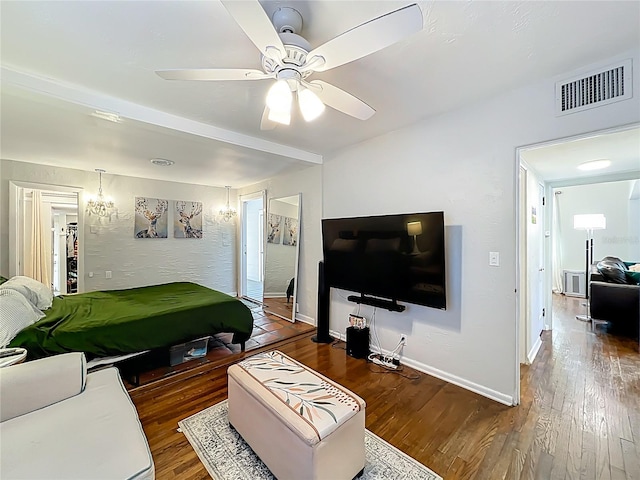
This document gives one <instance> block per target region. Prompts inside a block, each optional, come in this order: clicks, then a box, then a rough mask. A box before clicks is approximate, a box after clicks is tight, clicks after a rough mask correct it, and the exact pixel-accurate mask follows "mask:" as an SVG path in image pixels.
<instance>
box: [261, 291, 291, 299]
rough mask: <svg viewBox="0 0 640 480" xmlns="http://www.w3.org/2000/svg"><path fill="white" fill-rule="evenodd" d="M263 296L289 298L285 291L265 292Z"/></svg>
mask: <svg viewBox="0 0 640 480" xmlns="http://www.w3.org/2000/svg"><path fill="white" fill-rule="evenodd" d="M262 298H287V294H286V293H285V292H271V293H264V294H263V295H262Z"/></svg>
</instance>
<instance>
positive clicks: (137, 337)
mask: <svg viewBox="0 0 640 480" xmlns="http://www.w3.org/2000/svg"><path fill="white" fill-rule="evenodd" d="M45 313H46V316H45V317H44V318H43V319H41V320H39V321H37V322H36V323H34V324H33V325H31V326H29V327H27V328H25V329H24V330H22V331H20V332H19V333H18V335H17V336H16V337H15V338H14V339H13V340H12V342H11V343H10V346H11V347H22V348H25V349H27V352H28V358H29V359H33V358H40V357H45V356H49V355H55V354H59V353H65V352H72V351H79V352H85V354H86V355H87V356H88V357H89V358H93V357H104V356H109V355H122V354H127V353H134V352H140V351H142V350H152V349H157V348H162V347H168V346H171V345H174V344H176V343H182V342H186V341H189V340H192V339H194V338H199V337H203V336H207V335H214V334H216V333H222V332H229V333H233V334H234V337H233V342H234V343H243V342H245V341H246V340H247V339H248V338H249V337H250V336H251V332H252V330H253V317H252V315H251V311H250V310H249V308H247V306H246V305H244V304H243V303H242V302H241V301H240V300H238V299H237V298H235V297H232V296H230V295H227V294H225V293H222V292H219V291H216V290H212V289H210V288H207V287H203V286H202V285H198V284H195V283H191V282H174V283H168V284H164V285H153V286H148V287H139V288H130V289H124V290H110V291H95V292H87V293H80V294H76V295H67V296H59V297H55V298H54V299H53V305H52V307H51V308H50V309H48V310H47V311H46V312H45Z"/></svg>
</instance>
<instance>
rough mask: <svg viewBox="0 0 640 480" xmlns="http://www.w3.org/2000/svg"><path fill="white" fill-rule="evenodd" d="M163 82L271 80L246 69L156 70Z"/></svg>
mask: <svg viewBox="0 0 640 480" xmlns="http://www.w3.org/2000/svg"><path fill="white" fill-rule="evenodd" d="M156 73H157V74H158V75H159V76H160V77H162V78H164V79H165V80H207V81H215V80H263V79H265V78H272V75H267V74H266V73H264V72H261V71H260V70H253V69H246V68H183V69H176V70H156Z"/></svg>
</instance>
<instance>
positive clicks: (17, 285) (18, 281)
mask: <svg viewBox="0 0 640 480" xmlns="http://www.w3.org/2000/svg"><path fill="white" fill-rule="evenodd" d="M2 288H10V289H11V290H15V291H17V292H19V293H21V294H22V295H23V296H24V297H25V298H26V299H27V300H29V301H30V302H31V303H32V304H33V305H34V306H35V307H36V308H39V309H40V310H46V309H47V308H51V304H52V303H53V292H52V291H51V289H50V288H48V287H47V286H46V285H45V284H43V283H40V282H39V281H37V280H34V279H33V278H29V277H22V276H16V277H11V278H10V279H9V280H7V281H6V282H4V283H3V284H2Z"/></svg>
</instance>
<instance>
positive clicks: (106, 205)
mask: <svg viewBox="0 0 640 480" xmlns="http://www.w3.org/2000/svg"><path fill="white" fill-rule="evenodd" d="M96 172H98V174H99V175H100V188H99V189H98V198H96V199H95V200H94V199H93V198H90V199H89V201H88V202H87V213H88V214H89V216H91V215H97V216H98V217H111V215H113V209H114V208H115V205H114V204H113V202H112V201H111V200H105V199H104V195H103V194H102V174H103V173H105V172H106V170H102V169H101V168H96Z"/></svg>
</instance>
